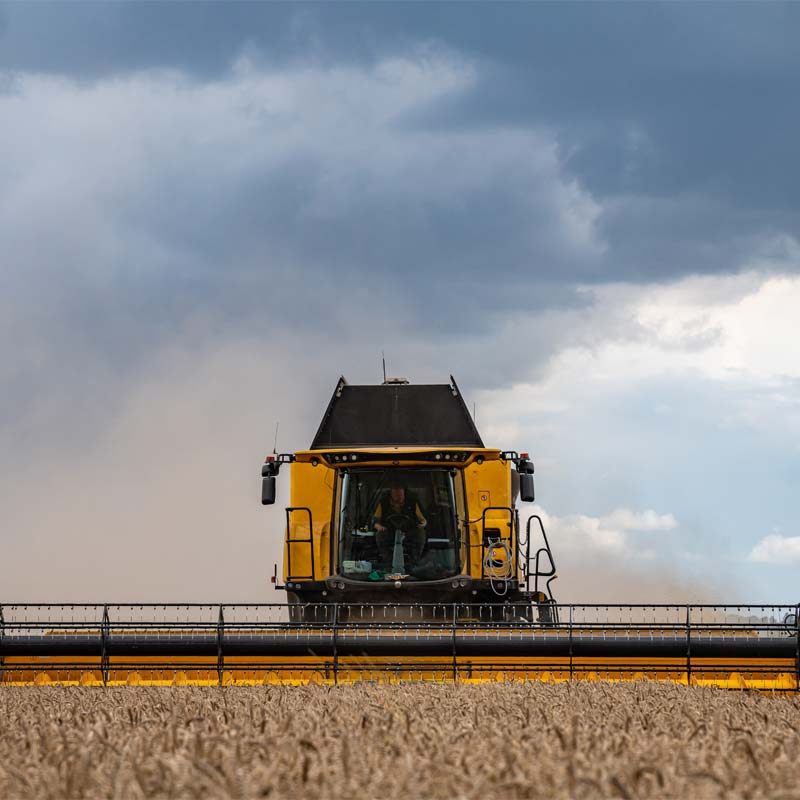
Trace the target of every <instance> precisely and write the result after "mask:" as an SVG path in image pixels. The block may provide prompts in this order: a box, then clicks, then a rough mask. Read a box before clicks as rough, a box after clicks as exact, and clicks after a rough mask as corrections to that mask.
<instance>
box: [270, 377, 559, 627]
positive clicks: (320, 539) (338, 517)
mask: <svg viewBox="0 0 800 800" xmlns="http://www.w3.org/2000/svg"><path fill="white" fill-rule="evenodd" d="M283 464H290V469H291V504H290V506H289V507H288V508H286V531H285V542H284V563H283V584H280V585H278V588H279V589H285V590H286V591H287V597H288V600H289V602H290V603H292V604H299V605H302V604H314V605H315V606H317V605H318V604H333V603H341V604H354V603H357V604H369V603H380V604H386V603H398V604H403V605H406V604H415V603H418V604H420V605H425V606H436V605H442V606H445V605H452V604H463V605H469V606H478V605H485V604H494V605H495V606H496V605H497V604H498V603H500V604H503V603H506V602H507V603H508V604H512V603H513V604H514V608H515V613H516V614H518V613H519V609H520V607H522V608H527V609H528V610H527V616H528V618H529V619H530V620H531V621H534V620H538V621H550V620H552V619H553V614H554V610H555V601H554V599H553V596H552V592H551V585H552V582H553V580H555V577H556V571H555V564H554V561H553V556H552V553H551V550H550V545H549V543H548V540H547V536H546V534H545V531H544V527H543V525H542V521H541V518H540V517H539V516H538V515H535V514H534V515H530V516H529V517H528V518H527V520H526V521H525V524H524V525H522V526H521V524H520V513H519V509H518V507H517V504H518V501H519V500H521V501H523V502H532V501H533V500H534V489H533V464H532V462H531V460H530V459H529V458H528V455H527V454H526V453H522V454H520V453H517V452H516V451H508V450H499V449H493V448H487V447H485V446H484V444H483V441H482V439H481V436H480V434H479V433H478V430H477V428H476V427H475V423H474V420H473V419H472V416H471V415H470V413H469V410H468V409H467V406H466V404H465V403H464V400H463V398H462V396H461V393H460V391H459V389H458V386H457V385H456V382H455V380H453V378H452V377H451V379H450V384H443V385H412V384H410V383H408V381H405V380H401V379H392V380H389V381H385V382H384V383H383V384H379V385H372V386H355V385H350V384H348V383H347V381H346V380H345V379H344V378H341V379H340V380H339V382H338V384H337V385H336V389H335V390H334V393H333V396H332V397H331V400H330V403H329V404H328V407H327V410H326V411H325V414H324V416H323V418H322V422H321V423H320V426H319V429H318V431H317V433H316V436H315V437H314V440H313V442H312V444H311V447H310V448H309V449H308V450H302V451H298V452H296V453H292V454H282V455H276V456H270V457H268V459H267V461H266V462H265V463H264V465H263V467H262V479H263V486H262V503H264V504H265V505H270V504H273V503H274V502H275V498H276V476H277V475H278V474H279V471H280V467H281V466H282V465H283ZM276 583H277V581H276Z"/></svg>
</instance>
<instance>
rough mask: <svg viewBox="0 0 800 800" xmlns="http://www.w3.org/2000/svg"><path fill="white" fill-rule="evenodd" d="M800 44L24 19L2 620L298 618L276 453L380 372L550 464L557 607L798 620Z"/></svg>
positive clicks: (476, 22) (780, 9) (5, 236)
mask: <svg viewBox="0 0 800 800" xmlns="http://www.w3.org/2000/svg"><path fill="white" fill-rule="evenodd" d="M798 35H800V5H798V4H796V3H795V4H792V3H788V4H782V3H770V4H755V3H754V4H749V3H737V4H715V3H703V4H691V5H690V4H673V3H664V4H660V3H651V4H641V3H636V4H627V3H614V4H601V3H590V4H583V3H570V4H548V3H538V4H481V3H469V4H459V3H441V4H439V3H426V4H390V3H383V4H360V3H348V4H333V3H325V4H302V3H300V4H275V5H267V4H254V3H242V4H236V3H226V4H215V3H203V4H193V3H180V4H178V3H175V4H156V3H150V4H128V3H124V2H118V3H106V4H100V3H89V4H81V3H70V4H65V3H55V4H49V3H45V2H41V3H28V4H23V3H0V153H2V158H0V243H2V247H1V248H0V384H1V385H2V387H3V391H2V393H0V545H1V546H2V553H3V555H2V557H1V558H0V602H33V601H57V600H63V601H100V602H112V601H113V602H130V601H133V602H135V601H165V602H166V601H180V600H185V601H204V600H205V601H208V602H224V601H227V602H234V601H239V602H248V601H252V602H256V601H261V602H265V601H275V600H277V599H278V596H277V595H276V594H275V593H274V592H273V591H272V590H271V587H270V584H269V576H270V575H271V573H272V569H273V567H272V564H273V562H275V561H277V560H279V559H280V554H281V539H282V534H283V531H282V528H283V514H282V512H281V509H280V508H278V507H276V508H274V509H264V508H262V507H261V506H260V503H259V500H258V497H259V483H260V464H261V462H262V460H263V458H264V455H265V454H266V453H267V452H269V451H271V449H272V446H273V437H274V434H275V426H276V423H279V440H278V448H279V449H280V450H282V451H292V450H297V449H303V448H305V447H307V446H308V445H309V444H310V441H311V438H312V437H313V434H314V431H315V430H316V427H317V425H318V423H319V419H320V418H321V415H322V413H323V411H324V408H325V406H326V404H327V401H328V399H329V396H330V393H331V391H332V390H333V387H334V386H335V384H336V381H337V379H338V377H339V375H340V374H344V375H345V376H346V377H347V379H348V380H349V381H350V382H351V383H374V382H378V381H380V379H381V354H382V353H385V354H386V360H387V366H388V370H389V372H390V373H391V374H393V375H400V376H403V377H406V378H408V379H410V380H411V381H413V382H437V383H438V382H446V381H447V380H448V376H449V375H450V374H451V373H452V374H454V375H455V376H456V379H457V380H458V382H459V385H460V386H461V388H462V390H463V391H464V394H465V396H466V399H467V402H468V404H469V405H470V407H474V408H475V411H476V417H477V424H478V427H479V429H480V430H481V432H482V435H483V438H484V441H485V442H486V443H487V444H488V445H491V446H496V447H500V448H502V449H514V450H518V451H528V452H530V453H531V455H532V457H533V459H534V462H535V464H536V481H537V501H538V502H537V505H536V506H532V507H530V508H529V509H523V514H524V515H525V516H527V514H528V513H533V512H534V511H536V512H538V513H539V514H540V515H541V516H542V518H543V519H544V521H545V523H546V525H547V529H548V534H549V537H550V541H551V544H552V546H553V549H554V554H555V556H556V562H557V566H558V570H559V579H558V581H557V583H556V584H555V586H554V589H555V590H556V596H557V597H558V598H559V599H560V600H563V601H569V602H671V601H675V602H687V601H695V602H723V601H724V602H729V603H761V602H764V603H768V602H774V603H796V602H797V601H798V599H799V598H798V595H797V591H796V575H797V570H798V565H800V511H798V507H797V503H796V495H797V492H796V487H797V486H798V482H799V481H800V444H799V443H800V393H799V392H798V390H799V389H800V357H798V355H797V351H798V346H797V330H798V325H797V322H796V314H797V312H796V309H797V308H798V307H800V170H798V164H797V157H796V152H797V146H796V143H797V142H798V141H800V104H798V103H797V102H796V97H795V95H796V90H797V85H798V82H800V48H798V47H797V46H796V43H797V40H798ZM281 477H282V478H284V479H283V480H282V481H281V482H280V487H279V492H280V493H281V494H280V498H279V499H281V500H285V499H286V497H287V491H288V481H287V480H286V479H285V478H286V476H285V475H282V476H281Z"/></svg>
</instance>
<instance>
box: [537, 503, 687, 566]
mask: <svg viewBox="0 0 800 800" xmlns="http://www.w3.org/2000/svg"><path fill="white" fill-rule="evenodd" d="M539 513H540V515H541V517H542V520H543V522H544V524H545V527H546V528H547V529H548V530H551V531H552V532H553V534H554V536H555V538H556V539H557V540H558V541H559V542H561V543H562V546H563V547H565V548H568V549H571V550H575V551H581V552H586V550H587V548H588V549H589V550H599V551H607V552H610V553H615V554H620V553H623V552H626V553H628V554H629V555H635V554H636V552H637V542H636V540H635V538H634V539H632V538H631V536H630V534H631V533H633V534H638V533H643V532H652V531H667V530H672V529H673V528H675V527H677V525H678V523H677V521H676V519H675V517H674V516H673V515H672V514H658V513H656V512H655V511H651V510H648V511H633V510H632V509H629V508H617V509H615V510H614V511H612V512H610V513H609V514H606V515H604V516H601V517H592V516H587V515H585V514H567V515H564V516H555V515H552V514H548V513H547V512H546V511H544V510H543V509H540V511H539ZM639 552H640V553H641V549H640V548H639Z"/></svg>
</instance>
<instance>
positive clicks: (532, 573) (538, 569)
mask: <svg viewBox="0 0 800 800" xmlns="http://www.w3.org/2000/svg"><path fill="white" fill-rule="evenodd" d="M533 520H536V522H537V524H538V526H539V532H540V533H541V535H542V542H543V544H542V545H541V546H540V547H538V548H537V549H536V551H535V553H534V555H533V556H531V540H532V539H531V522H533ZM544 556H547V560H548V562H549V564H550V566H549V568H543V566H542V561H543V559H544ZM531 561H533V570H531ZM524 569H525V588H526V590H527V591H530V589H531V578H533V591H534V592H536V593H538V592H539V591H540V589H539V579H540V578H546V579H547V580H546V581H545V584H544V585H545V589H546V592H547V595H548V597H551V598H552V596H553V592H552V590H551V588H550V584H551V583H552V582H553V581H554V580H555V579H556V578H557V577H558V575H557V574H556V562H555V561H554V559H553V551H552V550H551V549H550V542H549V541H548V539H547V533H545V530H544V523H543V522H542V518H541V517H540V516H539V515H538V514H531V516H530V517H528V521H527V522H526V523H525V566H524Z"/></svg>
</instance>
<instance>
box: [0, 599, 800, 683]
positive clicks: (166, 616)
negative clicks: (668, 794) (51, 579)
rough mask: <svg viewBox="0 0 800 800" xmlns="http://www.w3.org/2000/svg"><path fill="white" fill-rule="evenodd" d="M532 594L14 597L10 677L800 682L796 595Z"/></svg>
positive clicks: (3, 639) (3, 623) (1, 647)
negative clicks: (359, 600) (722, 602)
mask: <svg viewBox="0 0 800 800" xmlns="http://www.w3.org/2000/svg"><path fill="white" fill-rule="evenodd" d="M529 608H530V605H529V604H527V603H508V602H506V603H496V604H471V603H453V604H447V605H445V604H340V603H338V604H337V603H332V604H318V605H316V604H294V605H291V604H290V605H287V604H254V605H244V604H229V605H228V604H225V605H218V606H217V605H202V604H186V605H158V604H141V605H114V604H67V605H38V606H30V605H20V604H3V605H0V659H2V660H3V673H2V680H3V681H13V680H15V679H16V678H18V677H19V676H21V675H23V674H28V675H33V674H34V673H37V672H48V673H50V672H53V671H55V670H59V671H62V672H63V673H65V674H66V673H81V672H86V671H92V672H95V673H97V674H98V675H99V676H100V679H101V680H102V681H103V682H106V683H107V682H109V681H111V680H118V679H119V678H118V676H119V675H120V674H124V673H125V672H126V671H132V672H133V671H139V672H148V671H150V672H161V673H164V672H170V671H171V672H176V671H180V670H187V671H191V672H193V673H196V672H199V671H205V672H207V673H209V674H216V678H217V680H218V681H219V682H220V683H222V682H223V680H224V679H225V678H226V676H229V675H232V674H239V675H244V674H254V675H255V674H259V675H263V674H264V673H265V672H275V673H281V672H287V671H297V670H311V671H317V672H323V673H324V674H325V675H328V674H329V673H330V675H332V678H333V680H334V682H336V681H337V680H338V679H339V677H340V676H341V675H342V673H343V671H345V670H346V671H348V672H353V671H362V672H366V673H380V672H394V673H401V672H402V673H404V674H416V673H423V672H432V671H434V672H438V673H441V675H442V676H443V677H444V678H445V679H452V680H453V681H458V680H459V678H460V677H461V676H468V677H469V676H472V677H475V676H480V675H481V674H485V673H487V672H492V671H496V670H504V671H511V672H514V671H517V672H520V673H523V674H524V675H525V676H527V677H531V676H534V677H535V676H536V675H541V674H542V673H544V672H548V673H551V674H557V675H559V676H561V679H568V678H580V677H585V676H587V675H588V674H590V673H595V674H596V676H597V677H603V675H611V674H613V675H614V676H617V678H619V676H628V677H631V676H633V675H634V674H636V673H649V674H656V675H657V676H660V677H671V678H673V679H676V680H684V681H685V682H688V683H702V682H711V683H713V682H715V681H716V682H718V683H723V684H724V683H725V682H726V681H728V679H729V678H730V676H731V675H732V674H734V673H738V674H739V675H740V676H742V677H743V680H745V681H747V682H749V683H750V685H751V686H755V687H756V688H759V686H758V685H757V684H758V681H772V682H773V683H772V685H771V686H770V687H769V688H772V689H774V690H775V691H798V690H800V626H799V625H798V611H799V610H800V608H799V607H798V605H796V604H795V605H783V606H777V605H769V604H765V605H760V606H708V605H651V606H644V605H636V606H627V605H605V606H603V605H576V604H570V605H562V606H558V607H557V611H558V614H557V615H556V616H555V618H554V619H555V621H552V622H550V623H549V624H538V623H537V622H535V621H532V620H531V617H530V615H529V614H528V610H529ZM297 612H300V613H297ZM294 619H302V620H303V621H302V622H297V621H293V620H294ZM559 619H561V620H564V619H565V620H566V622H559V621H558V620H559ZM421 657H425V658H424V659H422V658H421ZM54 659H58V660H59V661H58V662H56V661H54ZM787 679H788V683H787ZM754 682H755V683H754ZM745 685H747V684H746V683H743V684H742V685H741V687H740V688H744V687H745Z"/></svg>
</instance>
